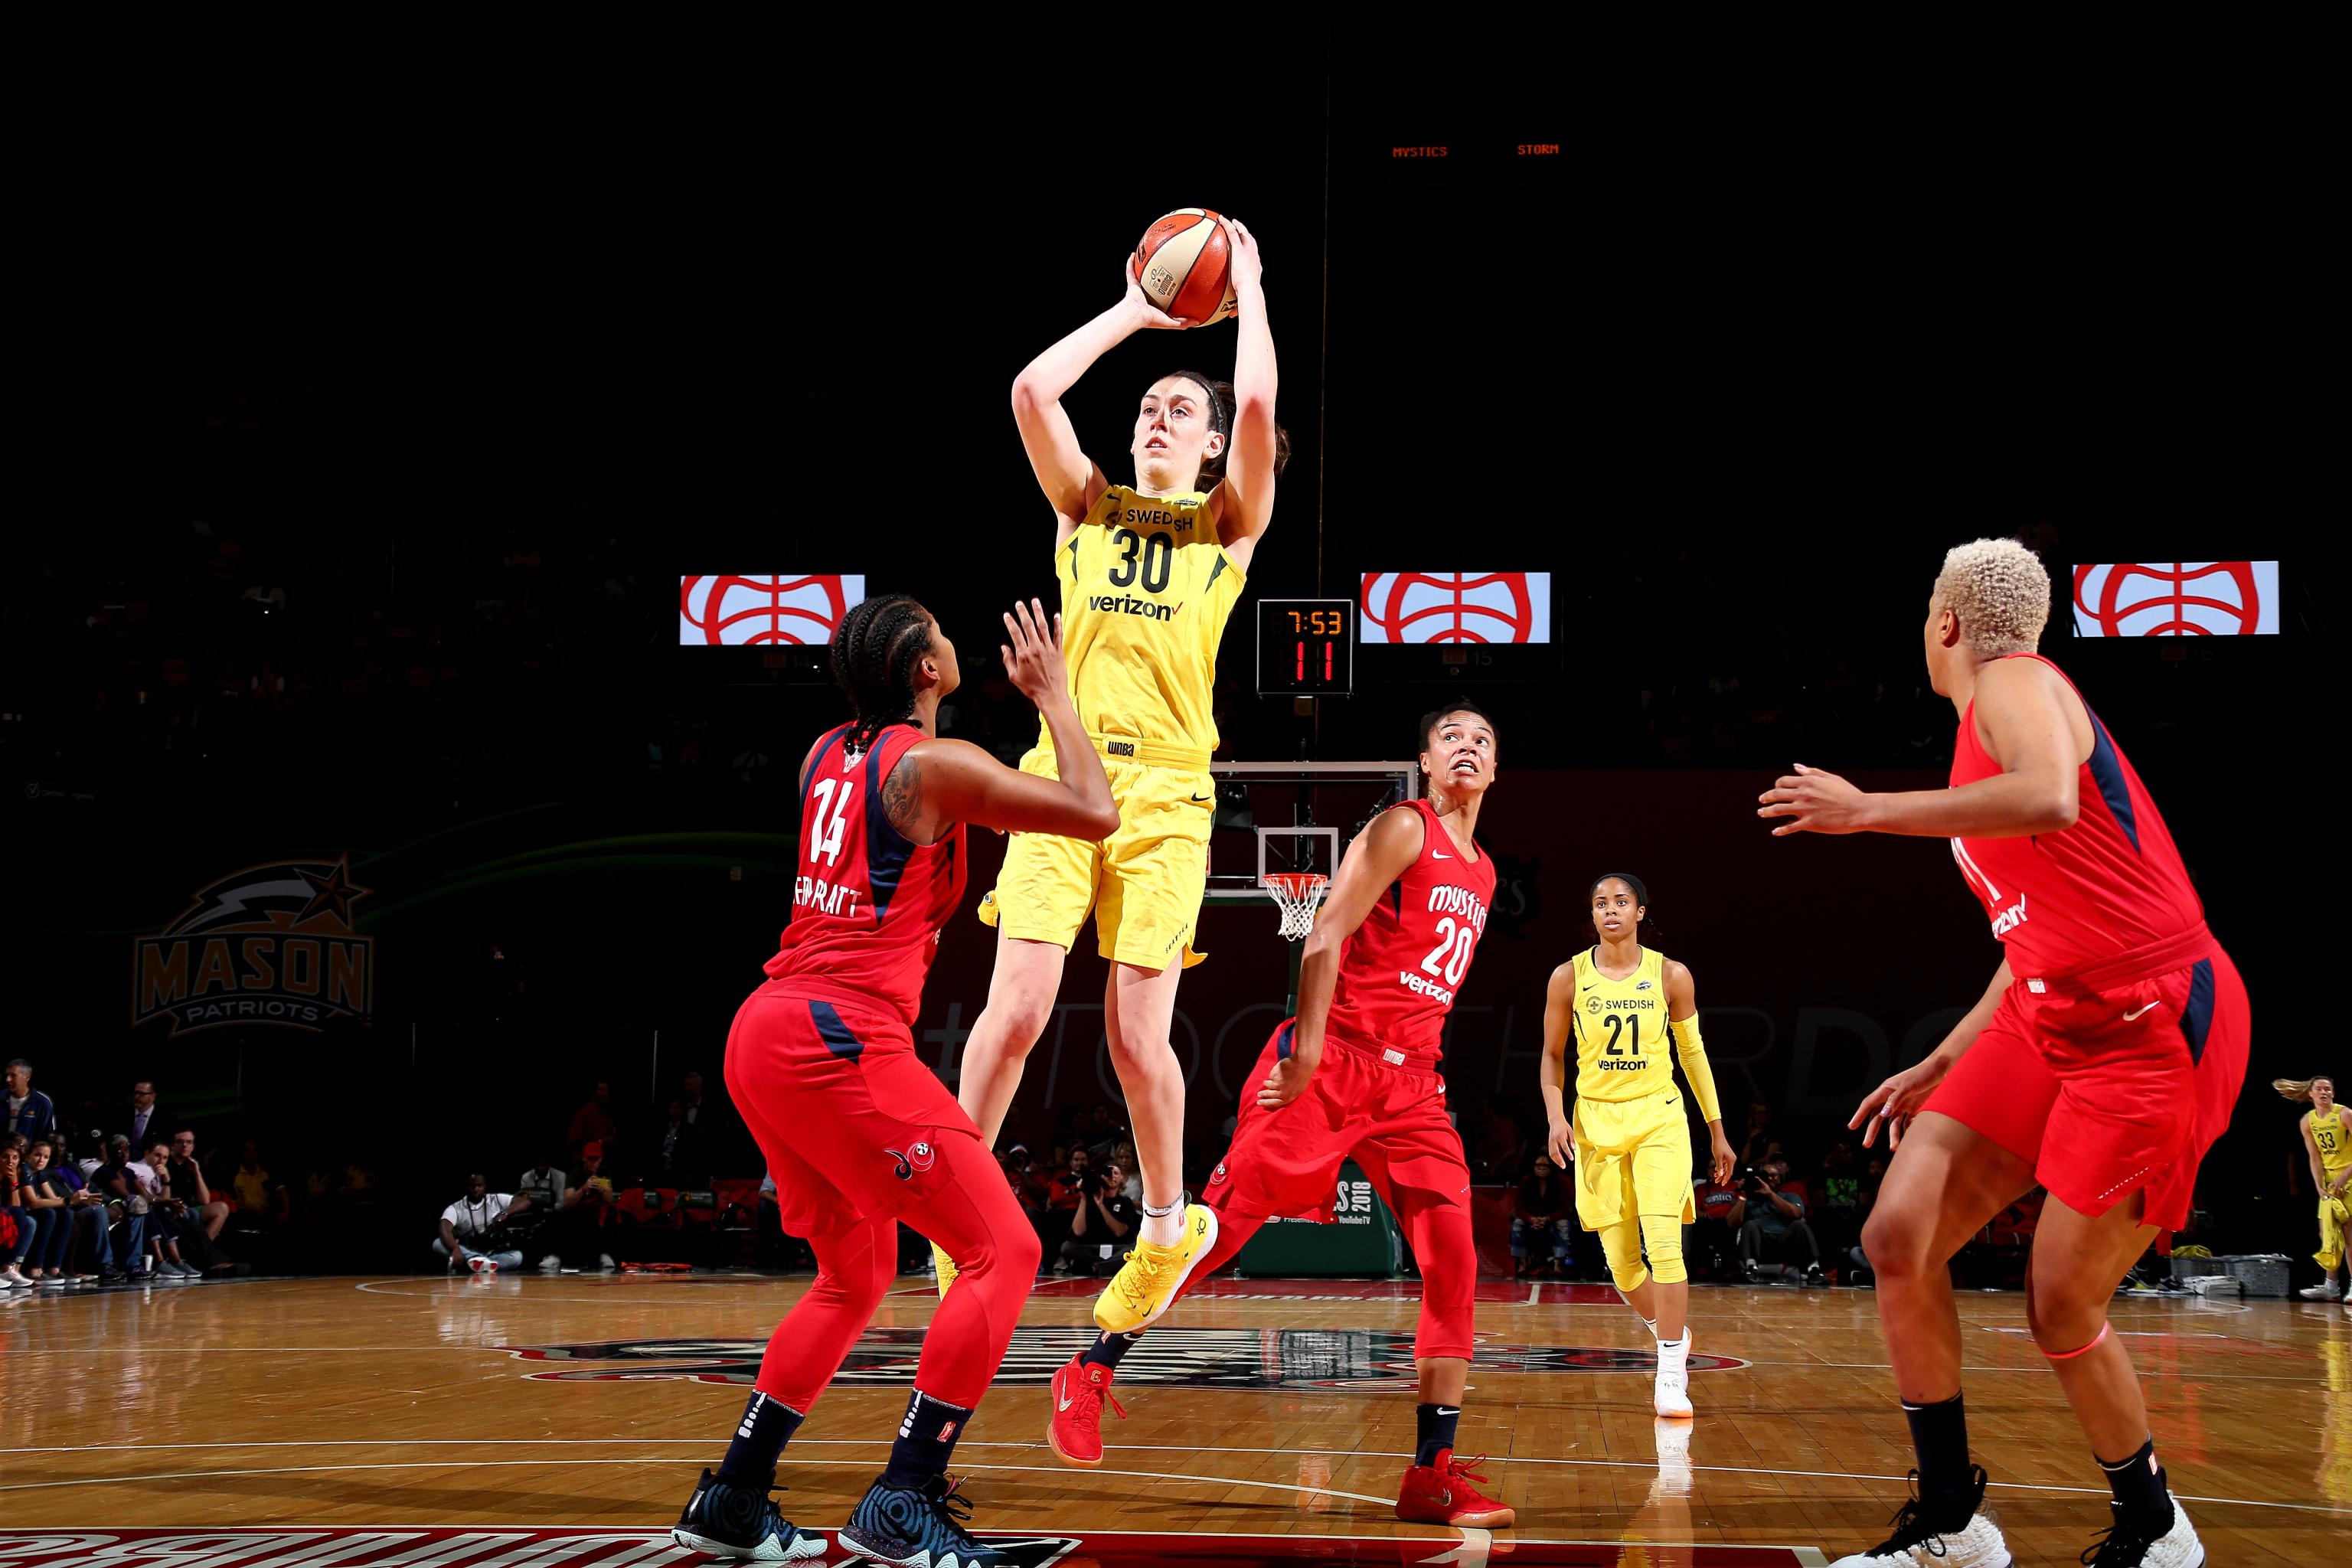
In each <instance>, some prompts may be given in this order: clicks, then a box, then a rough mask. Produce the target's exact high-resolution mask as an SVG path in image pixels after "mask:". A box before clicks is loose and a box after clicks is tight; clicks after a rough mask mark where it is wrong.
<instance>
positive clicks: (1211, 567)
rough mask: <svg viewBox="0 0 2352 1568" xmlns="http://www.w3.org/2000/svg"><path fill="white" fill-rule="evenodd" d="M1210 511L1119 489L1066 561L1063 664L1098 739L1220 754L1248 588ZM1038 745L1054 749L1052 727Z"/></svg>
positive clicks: (1068, 548)
mask: <svg viewBox="0 0 2352 1568" xmlns="http://www.w3.org/2000/svg"><path fill="white" fill-rule="evenodd" d="M1207 500H1208V497H1207V496H1206V495H1205V494H1203V493H1202V492H1200V491H1197V490H1195V491H1189V492H1187V493H1185V494H1183V495H1174V496H1146V495H1139V494H1137V493H1136V492H1135V491H1134V490H1132V489H1129V488H1128V487H1127V486H1125V485H1113V486H1111V487H1110V488H1109V489H1107V490H1105V491H1104V492H1103V495H1102V499H1101V500H1097V501H1096V502H1095V504H1094V505H1093V506H1092V507H1091V508H1090V509H1088V510H1087V520H1086V521H1085V522H1083V523H1081V524H1080V525H1079V527H1078V531H1077V532H1076V533H1075V534H1073V535H1072V536H1071V538H1070V542H1068V543H1067V544H1065V545H1063V546H1062V548H1061V549H1060V550H1059V551H1058V552H1056V560H1055V571H1056V572H1057V574H1059V575H1060V577H1061V580H1062V655H1063V658H1065V659H1066V660H1067V661H1068V663H1069V667H1070V700H1071V701H1072V702H1073V703H1074V704H1075V705H1076V708H1077V710H1078V720H1079V721H1080V722H1081V723H1083V724H1084V725H1085V726H1086V727H1087V731H1088V732H1089V733H1091V734H1095V735H1102V736H1130V737H1133V738H1134V739H1135V740H1138V741H1142V742H1149V743H1151V744H1156V745H1160V746H1166V747H1173V748H1181V749H1183V750H1185V751H1191V752H1201V753H1202V754H1203V755H1205V754H1206V753H1207V752H1213V751H1214V750H1215V749H1216V745H1217V721H1216V708H1215V703H1214V699H1213V692H1214V689H1215V687H1216V684H1217V644H1218V643H1219V641H1221V640H1222V639H1223V637H1224V635H1225V618H1226V617H1227V616H1230V615H1231V614H1232V613H1233V608H1234V601H1235V600H1237V599H1239V598H1240V597H1241V593H1242V582H1243V578H1242V574H1241V571H1240V569H1239V568H1237V567H1235V566H1234V563H1233V562H1232V561H1231V560H1229V559H1227V558H1226V555H1225V552H1224V547H1223V545H1221V544H1220V543H1218V542H1217V531H1216V529H1215V527H1214V525H1213V524H1212V523H1211V521H1210V520H1209V510H1208V507H1207V505H1206V504H1205V503H1206V502H1207ZM1038 744H1039V745H1040V746H1047V745H1050V744H1051V742H1050V740H1049V738H1048V737H1047V735H1046V733H1045V726H1044V725H1043V724H1042V723H1040V725H1039V726H1038Z"/></svg>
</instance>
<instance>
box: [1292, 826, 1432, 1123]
mask: <svg viewBox="0 0 2352 1568" xmlns="http://www.w3.org/2000/svg"><path fill="white" fill-rule="evenodd" d="M1422 837H1423V835H1422V821H1421V814H1420V813H1419V812H1417V811H1406V810H1403V809H1402V808H1394V809H1391V810H1388V811H1384V812H1382V813H1381V815H1380V816H1379V818H1378V819H1377V820H1375V821H1374V822H1373V824H1372V825H1371V826H1370V827H1367V828H1366V829H1364V831H1363V832H1362V833H1360V834H1359V835H1358V836H1357V838H1356V841H1355V842H1354V843H1353V844H1350V845H1349V846H1348V853H1347V855H1346V857H1345V858H1342V859H1341V860H1340V862H1339V877H1338V878H1337V879H1335V880H1334V881H1333V882H1332V884H1331V891H1330V894H1329V895H1328V898H1327V899H1326V900H1325V902H1324V905H1323V912H1322V913H1321V914H1319V915H1318V916H1317V917H1316V920H1315V929H1314V931H1311V932H1309V933H1308V935H1307V946H1306V949H1305V951H1304V952H1302V953H1301V954H1300V956H1299V960H1298V1024H1297V1027H1296V1028H1295V1029H1293V1030H1292V1031H1291V1036H1290V1054H1289V1055H1288V1056H1286V1057H1285V1058H1282V1059H1281V1060H1280V1061H1278V1062H1276V1064H1275V1068H1274V1072H1273V1075H1272V1076H1271V1077H1269V1078H1268V1079H1266V1080H1265V1086H1264V1087H1263V1088H1261V1089H1259V1090H1258V1093H1257V1102H1258V1103H1259V1104H1260V1105H1262V1106H1265V1107H1266V1108H1267V1109H1269V1110H1271V1109H1273V1108H1274V1107H1276V1106H1278V1105H1287V1104H1289V1103H1290V1102H1291V1101H1292V1100H1296V1099H1297V1098H1298V1096H1299V1094H1300V1093H1301V1092H1302V1091H1304V1090H1305V1089H1306V1088H1307V1080H1308V1079H1312V1078H1313V1077H1314V1076H1315V1067H1316V1064H1317V1063H1318V1062H1320V1061H1321V1060H1322V1059H1323V1026H1324V1023H1325V1021H1326V1020H1328V1018H1329V1017H1330V1016H1331V996H1332V994H1333V993H1334V992H1335V991H1336V990H1337V989H1338V988H1339V953H1340V950H1341V949H1342V948H1344V947H1346V946H1347V945H1348V939H1349V937H1351V936H1353V935H1355V934H1356V928H1357V927H1358V926H1360V925H1362V924H1363V923H1364V917H1365V916H1366V915H1368V914H1370V913H1371V912H1372V903H1373V901H1374V900H1377V899H1378V898H1380V896H1381V894H1382V893H1385V892H1387V891H1388V889H1389V887H1390V885H1391V883H1393V882H1394V881H1396V879H1398V878H1400V877H1402V876H1403V875H1404V874H1405V872H1406V871H1407V870H1408V869H1409V868H1411V867H1412V863H1413V862H1414V861H1415V860H1417V859H1419V858H1421V848H1422Z"/></svg>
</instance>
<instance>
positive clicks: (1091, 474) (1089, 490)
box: [1013, 264, 1190, 542]
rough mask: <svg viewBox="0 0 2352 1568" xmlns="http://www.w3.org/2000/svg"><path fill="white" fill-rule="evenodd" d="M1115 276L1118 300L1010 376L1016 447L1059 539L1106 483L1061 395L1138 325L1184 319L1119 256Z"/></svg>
mask: <svg viewBox="0 0 2352 1568" xmlns="http://www.w3.org/2000/svg"><path fill="white" fill-rule="evenodd" d="M1119 276H1120V277H1121V278H1122V279H1125V291H1124V292H1123V293H1122V295H1121V296H1120V299H1119V301H1118V304H1116V305H1113V306H1112V307H1111V308H1110V309H1108V310H1105V311H1103V312H1102V314H1100V315H1098V316H1097V317H1095V319H1094V320H1092V321H1088V322H1087V324H1086V325H1084V326H1082V327H1080V328H1079V329H1078V330H1077V331H1074V332H1072V333H1070V334H1069V335H1068V336H1067V337H1065V338H1063V339H1062V340H1061V341H1060V342H1056V343H1055V344H1054V346H1053V347H1051V348H1049V349H1047V350H1046V351H1045V353H1041V354H1039V355H1038V356H1037V357H1036V358H1035V359H1033V360H1031V361H1030V362H1029V363H1028V364H1027V365H1026V366H1024V368H1023V370H1022V372H1021V374H1019V375H1018V376H1015V377H1014V378H1013V423H1014V424H1015V425H1018V426H1020V427H1021V447H1022V449H1023V450H1024V451H1025V452H1027V453H1028V454H1029V468H1030V470H1031V471H1032V472H1034V474H1035V475H1036V476H1037V488H1038V489H1042V490H1044V491H1045V500H1047V501H1049V502H1050V503H1052V505H1053V508H1054V511H1055V514H1056V515H1057V516H1058V517H1060V519H1061V520H1062V521H1061V530H1060V532H1059V534H1058V536H1057V540H1056V542H1059V541H1060V540H1066V539H1067V538H1069V536H1070V535H1071V533H1073V532H1074V531H1076V529H1077V526H1078V523H1079V521H1080V520H1081V519H1083V518H1084V517H1085V516H1086V515H1087V508H1088V507H1090V506H1092V505H1094V503H1095V501H1096V500H1097V498H1098V497H1100V496H1101V494H1102V493H1103V491H1104V490H1105V489H1108V487H1109V484H1110V481H1109V480H1108V479H1106V478H1104V477H1103V471H1102V469H1101V468H1098V467H1097V466H1096V464H1095V462H1094V460H1093V459H1092V458H1088V457H1087V454H1086V452H1085V451H1084V449H1082V448H1081V447H1079V445H1078V432H1077V429H1076V426H1073V425H1072V424H1071V423H1070V416H1069V414H1068V412H1067V411H1066V410H1065V409H1064V408H1063V407H1062V396H1063V395H1064V394H1065V393H1066V392H1068V391H1069V390H1070V388H1072V387H1073V386H1076V384H1078V378H1079V377H1080V376H1082V375H1084V374H1086V373H1087V371H1088V370H1090V369H1092V368H1093V366H1094V363H1095V361H1097V360H1098V359H1100V358H1102V356H1103V355H1104V354H1105V353H1108V352H1109V351H1110V350H1111V349H1113V348H1115V347H1117V346H1118V344H1120V343H1122V342H1126V341H1127V340H1128V339H1129V337H1130V336H1132V335H1133V334H1134V333H1135V332H1136V331H1139V330H1140V329H1142V328H1145V327H1182V326H1186V325H1189V324H1190V323H1188V322H1184V321H1177V320H1176V319H1175V318H1174V317H1172V316H1170V315H1168V314H1167V313H1166V312H1164V311H1162V310H1158V309H1156V308H1155V307H1154V306H1153V305H1152V303H1151V301H1150V300H1148V299H1146V298H1145V297H1144V293H1143V289H1142V286H1141V285H1140V284H1139V283H1138V282H1137V281H1136V280H1135V275H1134V272H1133V269H1132V268H1129V267H1127V266H1125V265H1123V264H1122V266H1121V267H1120V268H1119Z"/></svg>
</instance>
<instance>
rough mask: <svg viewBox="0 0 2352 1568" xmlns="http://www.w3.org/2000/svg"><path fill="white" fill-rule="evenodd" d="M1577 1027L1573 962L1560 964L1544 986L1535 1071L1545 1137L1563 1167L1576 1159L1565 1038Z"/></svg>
mask: <svg viewBox="0 0 2352 1568" xmlns="http://www.w3.org/2000/svg"><path fill="white" fill-rule="evenodd" d="M1575 1027H1576V965H1575V964H1573V963H1563V964H1561V965H1560V966H1559V968H1558V969H1555V970H1553V971H1552V972H1551V984H1549V985H1547V986H1545V987H1544V1023H1543V1029H1544V1032H1543V1056H1542V1058H1541V1060H1540V1062H1539V1064H1538V1069H1537V1070H1538V1075H1539V1077H1540V1079H1541V1081H1542V1084H1543V1102H1544V1121H1545V1122H1546V1123H1547V1125H1548V1126H1549V1128H1550V1134H1549V1138H1548V1139H1547V1140H1546V1143H1547V1145H1548V1147H1549V1149H1550V1151H1551V1157H1552V1160H1553V1162H1554V1163H1557V1164H1559V1166H1561V1167H1562V1168H1563V1169H1564V1168H1566V1167H1567V1166H1568V1165H1570V1164H1571V1163H1574V1162H1575V1160H1576V1131H1575V1129H1574V1128H1572V1127H1570V1125H1569V1121H1568V1037H1569V1036H1570V1034H1571V1033H1572V1032H1573V1031H1574V1030H1575Z"/></svg>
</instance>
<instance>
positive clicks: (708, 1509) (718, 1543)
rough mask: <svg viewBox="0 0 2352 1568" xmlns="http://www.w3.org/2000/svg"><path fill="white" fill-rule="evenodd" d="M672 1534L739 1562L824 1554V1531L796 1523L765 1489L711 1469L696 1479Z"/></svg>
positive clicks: (692, 1548)
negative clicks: (742, 1483) (741, 1484)
mask: <svg viewBox="0 0 2352 1568" xmlns="http://www.w3.org/2000/svg"><path fill="white" fill-rule="evenodd" d="M669 1538H670V1539H671V1540H672V1541H675V1542H677V1543H678V1544H679V1545H680V1546H683V1547H685V1548H686V1549H687V1550H688V1552H708V1553H709V1555H711V1556H713V1557H725V1558H729V1559H731V1560H733V1561H735V1562H739V1563H813V1562H814V1561H816V1560H817V1559H818V1558H820V1557H823V1556H824V1536H822V1535H819V1534H818V1533H817V1532H816V1531H814V1530H803V1529H800V1528H799V1527H798V1526H796V1525H794V1524H793V1522H792V1521H790V1520H788V1519H786V1518H785V1517H784V1516H783V1515H782V1513H780V1512H778V1511H777V1510H776V1505H775V1503H774V1502H773V1501H772V1500H770V1498H769V1496H768V1494H767V1493H766V1492H761V1491H753V1490H752V1489H751V1488H749V1487H739V1486H736V1485H734V1484H733V1483H731V1482H729V1481H722V1480H720V1479H719V1478H718V1477H717V1476H714V1475H712V1474H711V1473H710V1472H709V1470H705V1471H703V1472H702V1479H700V1480H698V1481H697V1482H695V1483H694V1496H693V1497H691V1498H689V1499H688V1500H687V1504H686V1511H685V1512H684V1513H681V1514H679V1515H678V1516H677V1524H675V1525H673V1526H672V1527H671V1528H670V1532H669Z"/></svg>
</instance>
